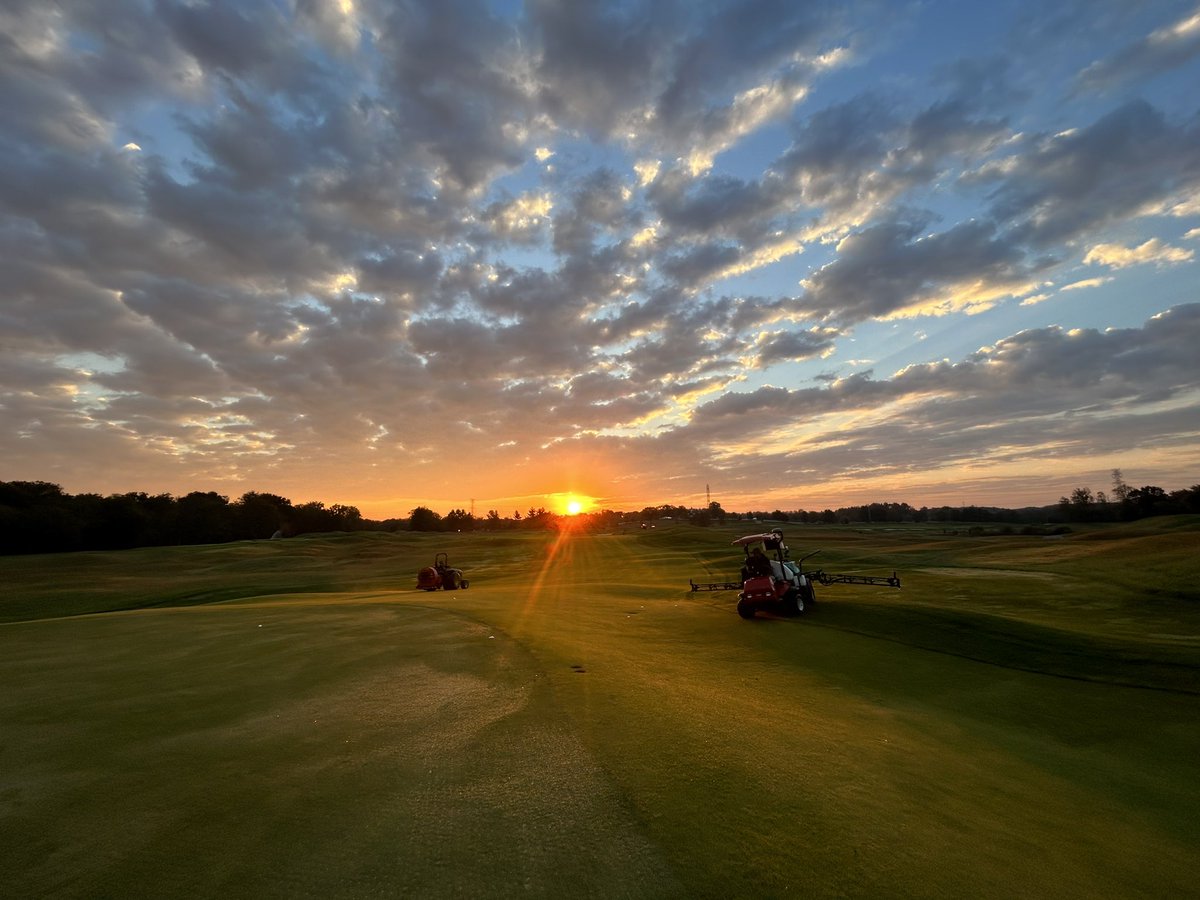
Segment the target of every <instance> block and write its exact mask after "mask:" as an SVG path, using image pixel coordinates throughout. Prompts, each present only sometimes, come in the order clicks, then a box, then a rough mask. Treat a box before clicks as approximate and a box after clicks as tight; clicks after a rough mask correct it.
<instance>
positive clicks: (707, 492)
mask: <svg viewBox="0 0 1200 900" xmlns="http://www.w3.org/2000/svg"><path fill="white" fill-rule="evenodd" d="M704 499H705V500H706V501H707V502H706V505H705V508H706V509H707V508H709V507H711V506H712V491H710V490H709V489H708V485H707V484H706V485H704Z"/></svg>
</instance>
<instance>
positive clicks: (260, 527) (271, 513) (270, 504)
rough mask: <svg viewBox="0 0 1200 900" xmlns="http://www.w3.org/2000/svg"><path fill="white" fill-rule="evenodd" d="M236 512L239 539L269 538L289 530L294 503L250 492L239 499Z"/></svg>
mask: <svg viewBox="0 0 1200 900" xmlns="http://www.w3.org/2000/svg"><path fill="white" fill-rule="evenodd" d="M236 506H237V510H236V519H237V524H238V527H237V531H238V535H237V536H238V537H239V538H248V539H251V540H255V539H263V538H269V537H270V536H271V535H273V534H274V533H275V532H276V531H282V530H284V529H286V528H287V526H288V520H289V519H290V518H291V515H292V501H291V500H289V499H288V498H287V497H280V496H278V495H277V494H267V493H259V492H258V491H248V492H246V493H245V494H242V496H241V497H240V498H239V499H238V501H237V503H236Z"/></svg>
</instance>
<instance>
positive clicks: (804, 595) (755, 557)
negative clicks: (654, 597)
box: [689, 528, 900, 619]
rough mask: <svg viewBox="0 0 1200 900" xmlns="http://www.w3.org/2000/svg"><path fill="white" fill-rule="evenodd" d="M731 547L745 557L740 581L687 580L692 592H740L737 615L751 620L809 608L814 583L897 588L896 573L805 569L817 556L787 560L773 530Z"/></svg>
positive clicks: (814, 597) (784, 546) (795, 613)
mask: <svg viewBox="0 0 1200 900" xmlns="http://www.w3.org/2000/svg"><path fill="white" fill-rule="evenodd" d="M732 543H733V546H741V547H742V550H743V552H744V554H745V559H744V561H743V563H742V571H741V577H742V580H741V581H708V582H696V581H691V580H689V583H690V584H691V586H692V591H693V592H695V591H740V593H739V594H738V600H737V611H738V615H739V616H741V617H742V618H743V619H753V618H754V614H755V613H757V612H760V611H761V612H773V613H776V614H777V615H784V616H798V615H801V614H803V613H804V612H806V611H808V610H809V609H811V608H812V606H813V604H814V603H816V600H817V594H816V590H815V589H814V588H813V584H814V583H815V582H818V581H819V582H820V583H821V584H871V585H880V586H886V587H894V588H898V587H900V578H899V577H898V576H897V575H896V573H895V572H892V574H891V576H886V575H831V574H829V573H828V572H824V571H822V570H821V569H808V570H806V569H805V568H804V563H805V561H806V560H809V559H811V558H812V557H814V556H816V555H817V554H818V553H820V552H821V551H820V550H814V551H813V552H812V553H809V554H808V555H807V556H803V557H801V558H800V561H799V562H798V563H796V562H792V561H791V560H790V559H789V558H788V555H789V550H788V547H787V544H785V543H784V542H783V532H782V531H781V530H780V529H778V528H775V529H772V530H771V531H768V532H766V533H765V534H748V535H746V536H745V537H740V538H736V539H735V540H734V541H733V542H732Z"/></svg>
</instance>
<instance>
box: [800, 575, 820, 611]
mask: <svg viewBox="0 0 1200 900" xmlns="http://www.w3.org/2000/svg"><path fill="white" fill-rule="evenodd" d="M800 593H801V595H802V596H803V597H804V606H805V608H806V609H808V610H809V612H811V611H812V608H813V604H815V603H816V602H817V592H816V590H815V589H814V588H813V586H812V582H811V581H810V582H809V583H808V584H806V585H804V586H803V587H802V588H800Z"/></svg>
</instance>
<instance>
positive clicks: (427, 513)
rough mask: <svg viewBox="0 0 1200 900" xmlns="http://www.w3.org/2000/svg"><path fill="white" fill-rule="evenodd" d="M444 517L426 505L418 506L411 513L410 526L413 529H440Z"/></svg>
mask: <svg viewBox="0 0 1200 900" xmlns="http://www.w3.org/2000/svg"><path fill="white" fill-rule="evenodd" d="M441 521H442V517H441V516H440V515H438V514H437V513H435V512H434V511H433V510H432V509H429V508H428V507H426V506H418V507H417V508H416V509H414V510H413V511H412V512H411V513H409V525H408V527H409V528H410V529H412V530H413V531H438V530H440V528H441Z"/></svg>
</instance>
